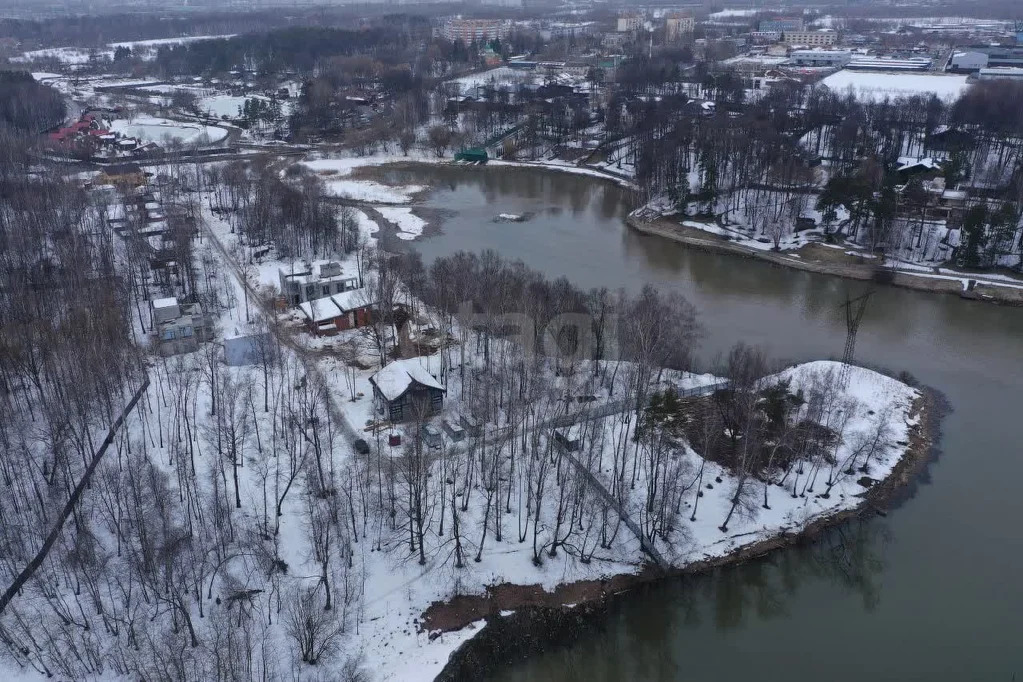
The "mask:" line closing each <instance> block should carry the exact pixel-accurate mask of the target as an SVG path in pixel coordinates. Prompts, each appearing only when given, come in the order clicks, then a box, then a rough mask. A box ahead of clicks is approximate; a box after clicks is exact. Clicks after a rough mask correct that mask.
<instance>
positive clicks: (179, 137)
mask: <svg viewBox="0 0 1023 682" xmlns="http://www.w3.org/2000/svg"><path fill="white" fill-rule="evenodd" d="M110 130H111V131H112V132H115V133H121V134H122V135H127V136H129V137H137V138H139V139H140V140H142V141H144V142H156V143H157V144H162V143H165V142H167V141H168V140H170V141H174V142H177V143H179V144H182V145H186V146H208V145H213V144H218V143H220V142H223V141H224V140H225V139H227V135H228V131H227V129H225V128H219V127H217V126H204V125H199V124H197V123H182V122H180V121H171V120H169V119H165V118H153V117H149V116H140V117H138V118H135V119H132V120H130V121H129V120H125V119H119V120H116V121H113V122H112V123H111V124H110Z"/></svg>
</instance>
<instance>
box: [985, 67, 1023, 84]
mask: <svg viewBox="0 0 1023 682" xmlns="http://www.w3.org/2000/svg"><path fill="white" fill-rule="evenodd" d="M977 78H979V79H980V80H982V81H989V80H1014V81H1023V69H1021V68H1018V67H1013V66H992V67H989V68H986V69H981V70H980V71H978V72H977Z"/></svg>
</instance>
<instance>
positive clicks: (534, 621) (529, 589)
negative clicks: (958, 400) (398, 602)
mask: <svg viewBox="0 0 1023 682" xmlns="http://www.w3.org/2000/svg"><path fill="white" fill-rule="evenodd" d="M919 390H920V396H919V397H918V398H917V399H916V401H914V404H913V407H912V409H911V411H910V414H911V415H916V416H918V417H919V420H918V422H917V423H916V424H915V425H914V426H913V427H911V431H910V436H909V438H910V439H909V443H908V445H907V446H906V450H905V453H904V454H903V455H902V457H900V459H899V461H898V462H897V463H896V464H895V466H894V467H893V468H892V470H891V472H890V473H889V475H888V476H886V477H885V478H883V479H881V480H879V481H877V482H876V483H875V484H874V485H872V486H871V487H870V488H868V489H867V490H866V491H864V493H863V495H862V498H861V502H860V503H859V504H857V505H856V506H855V507H852V508H849V509H843V510H839V511H836V512H834V513H831V514H828V515H826V516H822V517H820V518H818V519H815V520H814V521H812V522H811V523H809V524H807V525H806V526H805V527H803V528H802V529H800V530H799V531H798V532H784V531H783V532H781V533H779V534H778V535H775V536H773V537H769V538H765V539H763V540H760V541H758V542H755V543H752V544H750V545H746V546H743V547H739V548H737V549H736V550H735V551H733V552H730V553H728V554H725V555H722V556H718V557H713V558H710V559H704V560H701V561H694V562H692V563H690V564H687V565H686V566H684V567H681V568H674V569H671V570H670V571H668V572H662V571H659V570H654V569H653V568H652V567H651V566H649V565H644V567H643V568H642V569H640V570H639V571H638V572H636V573H625V574H618V575H613V576H610V577H607V578H602V579H599V580H585V581H579V582H574V583H567V584H563V585H559V586H558V587H557V588H556V589H555V591H554V592H550V593H548V592H545V591H544V590H543V589H542V588H541V587H540V586H538V585H512V584H508V583H505V584H502V585H497V586H494V587H492V588H488V590H487V593H486V594H485V595H480V596H461V597H456V598H455V599H452V600H449V601H447V602H436V603H434V604H432V605H431V606H430V608H429V609H427V611H426V612H424V614H423V618H422V625H421V627H422V628H423V630H424V631H427V630H428V627H427V626H428V624H430V623H437V624H439V625H441V624H442V622H441V621H442V620H443V619H444V618H443V616H444V615H448V616H451V615H453V614H452V613H451V611H455V612H457V613H459V614H462V615H463V618H464V619H465V622H463V623H461V624H458V623H457V622H448V623H447V627H446V628H445V627H442V628H441V629H439V630H434V631H431V632H430V635H429V636H430V637H431V638H432V637H435V636H437V635H439V634H441V633H443V632H451V631H455V630H459V629H462V628H464V627H466V626H468V625H469V624H470V623H473V622H478V621H479V620H481V619H483V620H485V621H486V623H485V627H483V628H482V629H481V630H480V631H479V632H478V633H476V634H475V635H474V636H473V637H472V638H470V639H468V640H466V641H465V642H464V643H463V644H461V645H460V646H459V647H458V648H457V649H455V650H454V651H453V652H451V654H450V656H449V657H448V662H447V663H446V664H445V666H444V668H443V669H442V670H441V672H440V673H439V674H438V675H437V677H436V678H435V682H455V681H457V680H465V679H482V678H484V677H485V676H486V675H487V674H488V673H490V672H493V671H494V670H496V669H498V668H500V667H503V666H505V665H507V664H510V663H513V662H514V661H517V660H522V659H525V658H527V657H528V656H530V655H531V654H534V653H539V652H542V651H544V650H546V649H549V648H552V647H559V646H566V645H569V644H571V643H572V642H574V641H575V640H577V639H579V638H580V637H581V636H582V635H583V634H585V633H587V632H591V631H597V630H599V629H601V624H602V622H603V621H602V618H603V617H604V616H605V615H606V614H607V612H608V610H609V607H610V606H611V605H612V603H613V602H615V601H616V600H618V599H623V598H624V596H625V594H627V593H628V592H629V591H631V590H633V589H635V588H638V587H642V586H649V585H654V584H657V583H660V582H662V581H666V580H673V579H677V578H679V577H683V576H690V577H691V576H698V575H703V574H706V573H710V572H711V571H714V570H716V569H719V568H724V567H730V566H738V565H740V564H744V563H746V562H748V561H752V560H757V559H762V558H765V557H767V556H768V555H770V554H772V553H774V552H776V551H778V550H781V549H784V548H787V547H791V546H794V545H798V544H802V543H806V542H812V541H814V540H816V539H817V538H818V537H819V536H820V535H821V534H822V533H823V532H824V531H826V530H829V529H831V528H834V527H836V526H840V525H842V524H844V523H846V522H848V521H851V520H852V519H855V518H860V517H864V516H866V515H869V514H872V513H873V514H878V515H882V516H883V515H885V514H886V512H887V511H888V510H889V509H891V508H893V507H894V506H895V505H897V504H899V503H901V502H902V501H903V499H905V498H906V497H907V496H908V494H909V492H910V490H911V488H912V484H913V483H914V482H915V481H916V480H917V478H918V477H919V475H920V474H921V473H922V472H923V471H924V469H925V468H926V467H927V465H928V464H929V463H930V462H931V461H932V460H933V459H934V457H935V456H936V455H937V451H938V443H939V440H940V434H941V428H940V422H941V418H942V417H943V416H944V414H945V413H946V411H947V406H946V405H947V404H946V403H945V401H944V397H943V396H942V395H941V394H940V393H939V392H937V391H935V390H934V389H931V388H928V387H920V388H919ZM509 611H510V613H509ZM439 616H440V617H439Z"/></svg>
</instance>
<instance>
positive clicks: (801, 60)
mask: <svg viewBox="0 0 1023 682" xmlns="http://www.w3.org/2000/svg"><path fill="white" fill-rule="evenodd" d="M852 58H853V54H852V52H848V51H846V50H792V53H791V54H790V55H789V61H788V63H789V64H791V65H793V66H845V65H846V64H848V63H849V62H850V61H852Z"/></svg>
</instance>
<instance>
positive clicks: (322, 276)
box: [278, 260, 359, 305]
mask: <svg viewBox="0 0 1023 682" xmlns="http://www.w3.org/2000/svg"><path fill="white" fill-rule="evenodd" d="M278 276H279V278H280V283H281V295H282V296H283V297H284V300H285V301H287V302H288V303H289V304H291V305H298V304H299V303H304V302H305V301H311V300H313V299H317V298H322V297H324V296H330V295H331V294H340V293H341V292H342V291H350V290H351V289H356V288H358V286H359V278H358V277H351V276H346V275H345V274H344V273H343V272H342V271H341V264H340V263H338V262H336V261H328V260H321V261H314V262H313V263H310V264H305V263H296V264H293V265H291V266H290V267H287V268H280V270H279V271H278Z"/></svg>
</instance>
